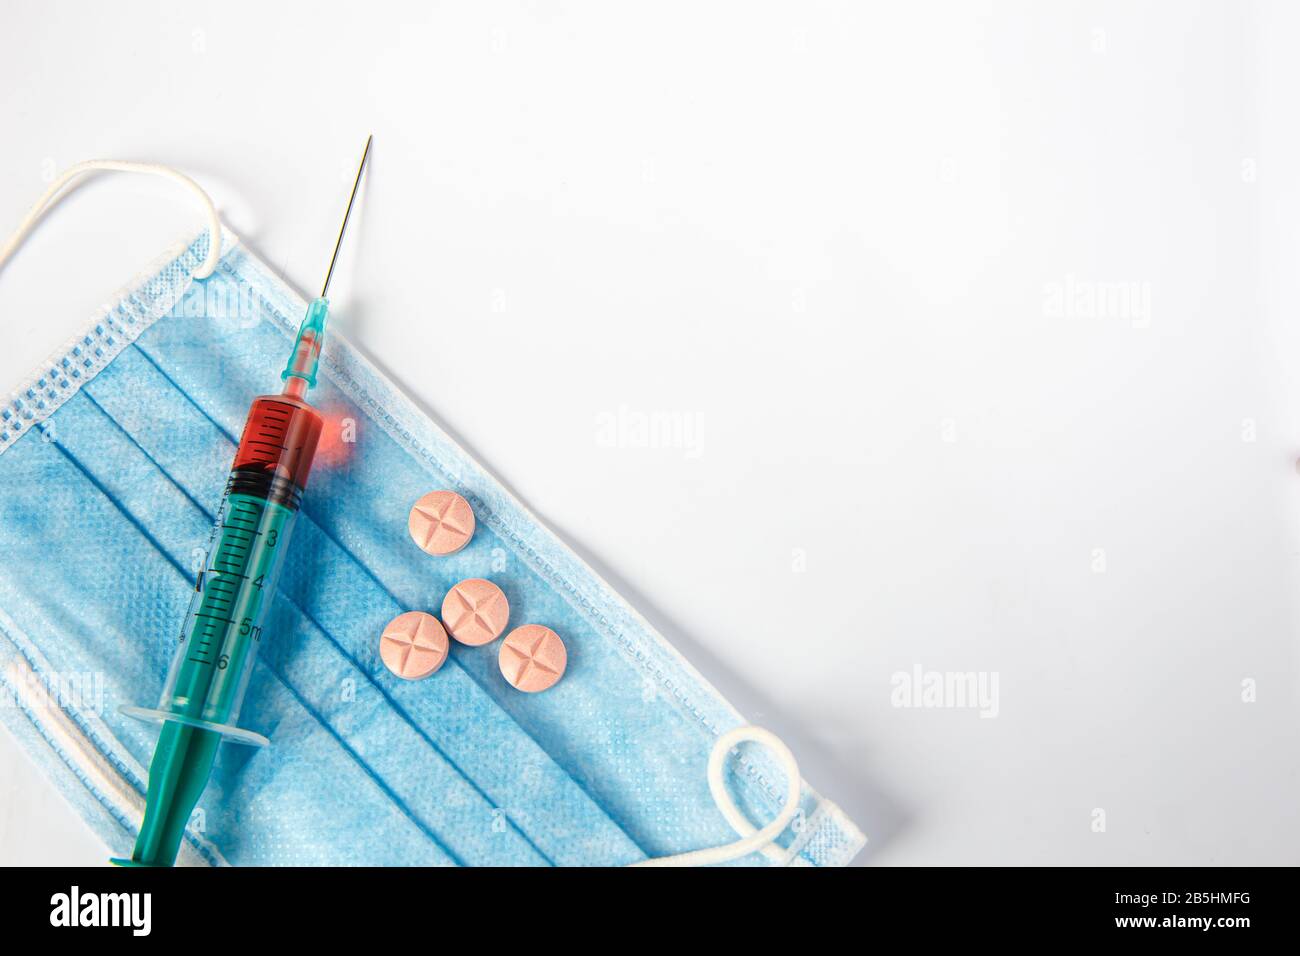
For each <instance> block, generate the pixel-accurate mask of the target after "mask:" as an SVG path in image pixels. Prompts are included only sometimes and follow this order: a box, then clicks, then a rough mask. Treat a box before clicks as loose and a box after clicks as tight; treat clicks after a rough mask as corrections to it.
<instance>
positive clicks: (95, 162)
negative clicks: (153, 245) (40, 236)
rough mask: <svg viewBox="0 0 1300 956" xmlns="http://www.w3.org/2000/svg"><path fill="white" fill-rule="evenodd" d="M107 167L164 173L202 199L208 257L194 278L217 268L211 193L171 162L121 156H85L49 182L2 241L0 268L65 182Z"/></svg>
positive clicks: (217, 228)
mask: <svg viewBox="0 0 1300 956" xmlns="http://www.w3.org/2000/svg"><path fill="white" fill-rule="evenodd" d="M97 169H106V170H110V171H114V172H119V173H147V174H149V175H151V176H164V177H166V178H167V179H170V180H172V181H174V182H178V183H180V184H181V185H182V186H184V187H185V188H186V189H188V190H189V191H190V192H192V193H194V195H196V196H198V197H199V199H201V200H202V201H203V205H204V206H205V207H207V213H208V255H207V258H205V259H204V260H203V262H202V263H201V264H200V265H199V267H198V268H197V269H195V270H194V278H196V279H206V278H207V277H208V276H210V275H212V273H213V272H214V271H216V268H217V262H218V261H219V260H220V259H221V220H220V219H219V218H218V217H217V207H216V206H215V205H213V203H212V199H211V197H209V196H208V194H207V193H205V192H204V191H203V187H202V186H200V185H199V184H198V183H196V182H195V181H194V180H192V179H190V177H188V176H186V175H185V174H184V173H181V172H177V171H176V170H174V169H172V168H171V167H170V166H159V165H158V164H157V163H129V162H125V161H124V160H120V159H88V160H86V161H85V162H84V163H77V165H75V166H72V167H70V168H69V169H67V170H65V171H64V173H63V175H62V176H60V177H59V178H58V179H56V180H54V182H53V183H51V184H50V188H49V189H47V190H45V195H43V196H42V197H41V198H40V199H38V200H37V202H36V205H34V206H33V207H32V209H31V212H29V213H28V214H27V218H26V219H24V220H23V221H22V224H21V225H20V226H19V227H18V230H17V231H16V232H15V233H14V234H13V236H12V237H10V239H9V241H8V242H7V243H5V246H4V248H3V249H0V269H3V268H4V265H5V263H6V262H8V261H9V258H10V257H11V256H12V255H13V254H14V252H15V251H17V249H18V247H19V246H20V245H22V242H23V240H24V239H26V238H27V234H28V233H29V232H31V231H32V228H33V227H34V226H35V225H36V223H37V222H38V221H39V220H40V218H41V216H43V215H44V214H45V212H46V211H47V210H48V209H49V208H50V204H51V203H52V202H53V201H54V199H55V197H56V196H58V194H59V191H60V190H61V189H63V187H64V186H66V185H67V184H68V183H70V182H71V181H72V180H74V179H76V178H77V177H78V176H80V175H81V174H82V173H88V172H91V171H92V170H97Z"/></svg>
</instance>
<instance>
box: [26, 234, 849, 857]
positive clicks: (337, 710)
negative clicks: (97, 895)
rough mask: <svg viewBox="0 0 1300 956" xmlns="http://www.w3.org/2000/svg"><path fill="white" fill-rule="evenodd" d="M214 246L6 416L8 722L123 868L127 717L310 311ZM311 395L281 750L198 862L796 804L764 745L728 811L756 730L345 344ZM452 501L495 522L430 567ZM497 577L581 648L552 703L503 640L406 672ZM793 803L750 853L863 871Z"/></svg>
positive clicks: (568, 829) (599, 828) (707, 824)
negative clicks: (747, 729)
mask: <svg viewBox="0 0 1300 956" xmlns="http://www.w3.org/2000/svg"><path fill="white" fill-rule="evenodd" d="M209 243H210V240H209V236H208V234H207V233H205V234H204V235H203V236H201V237H200V238H199V239H197V240H196V241H195V242H194V243H193V244H191V245H190V246H188V247H187V248H185V249H184V250H183V251H181V252H180V253H179V254H178V255H175V256H174V258H172V259H171V260H170V261H167V262H166V263H165V264H163V265H162V266H161V267H160V268H159V269H157V270H156V272H154V273H153V274H152V275H150V276H148V277H147V278H146V279H144V280H143V281H142V282H140V283H138V284H137V285H136V286H135V287H134V289H133V291H132V292H131V293H130V294H128V295H126V296H125V297H124V298H123V299H122V300H121V301H120V302H118V303H117V304H116V305H114V306H113V307H112V308H110V309H108V310H107V311H106V312H104V313H103V314H102V315H100V316H98V317H97V318H96V319H95V320H94V321H93V322H91V324H90V325H89V326H88V327H87V329H86V331H85V332H84V334H82V335H80V336H78V337H77V339H76V340H74V341H73V342H72V343H71V344H70V345H69V346H68V347H67V348H65V349H64V350H63V351H61V352H60V353H59V354H57V355H56V356H55V357H54V358H53V360H51V361H50V362H49V363H48V364H47V365H45V366H44V367H42V369H41V370H39V371H38V373H37V374H36V375H35V376H33V377H32V379H31V380H30V381H28V382H26V383H24V384H23V385H22V387H21V388H20V390H19V391H18V392H17V393H16V397H15V398H14V399H13V400H12V401H11V402H9V403H8V404H7V405H5V406H4V407H3V411H0V487H2V488H3V492H2V493H0V528H3V536H2V538H0V678H2V679H3V683H4V690H5V691H6V694H5V697H6V700H5V701H4V702H3V706H0V719H3V721H4V722H5V724H6V725H7V726H8V728H9V729H10V731H11V732H12V733H13V734H14V735H15V736H16V738H17V739H18V740H19V741H20V742H21V743H22V745H23V746H24V747H25V748H26V749H27V750H28V752H29V753H30V754H31V755H32V757H33V759H35V760H36V761H37V762H38V764H39V765H40V766H41V767H43V768H44V769H45V771H46V772H47V773H48V774H49V776H50V777H51V778H52V779H53V780H54V781H55V783H56V784H57V786H58V787H59V789H60V790H61V791H62V792H63V793H64V795H65V796H66V797H67V798H68V799H69V800H70V801H71V803H72V804H73V806H74V807H75V808H76V809H77V811H78V812H79V813H80V814H81V816H83V817H84V818H85V819H86V821H87V822H88V823H89V824H90V825H91V826H92V827H93V828H94V830H95V831H96V832H97V833H98V834H99V835H100V836H101V837H102V839H103V841H104V843H105V844H106V845H107V847H108V848H109V850H110V851H111V853H112V854H113V855H118V856H129V854H130V852H131V849H132V844H133V842H134V839H135V836H136V832H137V830H138V828H139V825H140V815H141V810H142V807H143V794H144V792H145V788H146V782H147V768H148V765H149V759H150V755H151V753H152V749H153V745H154V742H155V739H156V728H154V727H152V726H150V725H148V724H145V723H141V722H139V721H136V720H133V719H130V718H128V717H125V716H123V715H121V714H120V713H119V712H118V708H119V706H120V705H124V704H141V703H144V704H151V703H152V702H153V701H155V700H156V699H157V696H158V694H159V691H160V690H161V689H162V687H163V683H164V680H165V677H166V674H167V670H168V665H169V662H170V658H171V656H172V653H173V650H174V647H175V639H176V634H177V632H178V629H179V627H180V624H181V622H182V620H183V619H184V617H185V613H186V608H187V605H188V602H189V599H190V593H191V590H192V588H193V586H194V571H195V570H196V569H197V568H198V567H200V566H201V561H202V557H203V551H204V547H205V544H206V542H207V540H208V535H209V532H210V528H211V524H212V521H213V517H214V514H213V512H214V509H215V507H216V504H217V503H218V502H219V500H220V499H221V495H222V491H223V486H224V483H225V480H226V477H227V473H228V470H229V467H230V462H231V459H232V456H233V452H234V448H235V444H236V442H237V439H238V432H239V429H240V427H241V424H242V422H243V419H244V415H245V413H246V412H247V408H248V403H249V400H250V399H251V398H252V397H253V396H255V395H258V394H260V393H262V392H265V391H266V390H267V389H268V388H270V387H271V386H273V385H275V384H276V383H277V382H278V381H279V372H280V368H281V366H282V365H283V362H284V357H285V355H286V354H287V351H288V349H289V345H290V343H291V342H292V341H293V335H294V332H295V330H296V328H297V324H298V320H299V319H300V318H301V316H302V314H303V310H304V306H305V303H304V302H303V300H302V299H301V298H300V297H298V296H297V295H296V294H294V293H293V292H292V291H291V290H290V289H288V288H287V287H286V286H285V285H284V283H283V282H281V281H280V280H279V279H277V278H276V277H275V276H274V275H273V274H272V273H271V272H270V271H269V270H268V269H267V268H266V267H265V266H263V265H262V264H261V263H260V262H259V261H258V260H257V259H256V258H255V257H254V256H253V255H251V254H250V253H249V252H248V251H247V250H245V249H244V248H243V247H242V246H240V245H239V243H238V242H237V241H236V240H234V239H233V238H232V237H231V236H230V234H229V233H228V232H227V233H226V238H225V245H224V246H223V247H222V256H221V259H220V264H219V266H218V267H217V269H216V271H215V272H214V273H213V274H212V275H211V276H210V277H208V278H206V279H203V280H195V279H194V278H193V273H194V271H195V270H196V268H197V267H198V266H199V264H200V263H201V262H203V261H204V259H205V257H206V256H207V253H208V249H209V247H210V246H209ZM313 404H315V405H316V406H317V407H318V408H319V409H320V410H321V411H322V413H323V414H324V415H325V417H326V420H327V425H326V433H325V434H324V436H323V438H322V448H321V451H320V452H319V453H318V456H317V459H316V465H315V468H314V470H313V474H312V482H311V488H310V490H309V492H308V494H307V495H306V498H305V500H304V503H303V507H302V513H301V515H300V517H299V521H298V526H297V528H296V529H295V531H294V538H293V540H292V542H291V548H292V551H291V552H290V558H289V561H288V563H287V567H286V570H285V572H284V575H283V578H282V580H281V583H280V591H279V593H278V595H277V597H276V598H275V601H274V605H273V607H272V610H271V615H270V618H269V621H268V626H267V628H266V633H267V638H266V639H265V640H264V641H263V642H262V646H261V652H260V654H261V656H260V660H259V662H258V664H257V665H256V668H255V670H254V673H253V676H252V679H251V683H250V685H249V688H248V692H247V696H246V698H245V703H244V708H243V713H242V715H241V718H240V724H241V726H243V727H247V728H250V729H252V730H254V731H257V732H259V733H262V734H265V735H266V736H268V737H269V738H270V740H271V744H270V746H268V747H265V748H262V749H257V748H252V747H242V746H238V745H234V744H225V745H223V746H222V748H221V750H220V753H219V756H218V761H217V766H216V769H215V770H214V773H213V776H212V779H211V782H210V784H209V786H208V788H207V790H206V791H205V792H204V794H203V797H202V799H201V800H200V802H199V807H198V810H197V811H196V813H195V815H194V817H193V818H192V819H191V823H190V827H189V829H188V831H187V834H186V839H185V841H184V842H183V846H182V856H181V860H180V862H199V863H203V862H206V863H209V864H222V863H231V864H244V865H248V864H252V865H265V864H299V865H337V864H344V863H347V864H455V865H547V864H553V865H582V864H597V865H615V864H628V863H635V862H638V861H642V860H645V859H646V858H647V857H658V856H663V855H666V854H675V853H684V852H688V851H693V850H697V849H699V848H703V847H712V846H717V845H719V844H726V843H729V842H730V841H732V840H734V839H735V838H736V831H737V830H739V831H741V832H749V831H752V830H753V829H754V827H756V826H757V827H761V826H762V825H763V824H764V823H766V822H767V821H769V820H772V819H773V817H775V816H776V815H777V813H778V811H780V810H781V808H782V805H783V803H784V802H785V800H786V791H787V780H786V779H785V776H784V773H783V770H782V766H783V764H782V763H781V761H780V760H779V759H777V757H776V755H774V754H773V752H772V750H771V748H768V747H763V746H757V745H754V744H749V745H742V746H740V747H739V748H738V750H737V751H736V752H734V753H733V754H732V755H731V756H730V757H729V758H727V759H726V760H725V761H723V760H721V759H717V760H715V763H716V764H717V768H718V773H717V780H716V781H715V783H717V784H718V787H721V788H722V789H724V790H725V791H726V794H727V795H728V796H729V798H730V799H732V800H734V803H735V810H734V811H733V812H735V813H738V819H736V820H730V821H729V820H728V819H727V818H724V815H723V813H722V812H719V808H718V806H716V805H715V796H714V794H713V793H712V792H711V788H710V783H709V781H708V779H707V777H706V768H707V767H708V765H709V760H710V755H711V753H712V752H713V751H714V748H715V744H716V743H717V742H718V741H719V738H720V736H721V735H722V734H723V733H724V732H726V731H728V730H730V729H731V728H735V727H737V726H738V725H741V724H743V723H744V722H743V720H742V719H741V717H740V715H739V714H737V713H736V711H735V710H734V709H733V708H732V707H731V706H730V705H728V703H727V702H726V701H725V700H723V699H722V698H721V697H720V696H719V695H718V693H717V692H716V691H715V690H714V689H713V688H711V687H710V686H709V685H708V684H707V683H706V682H705V681H704V680H703V679H702V678H701V677H700V675H699V674H697V673H696V672H695V671H694V670H693V669H692V668H691V666H690V665H689V664H688V663H687V662H686V661H685V660H683V659H682V657H681V656H680V655H679V654H678V653H677V652H676V651H674V650H673V648H672V647H671V646H669V645H668V644H667V643H666V642H665V640H664V639H663V638H662V637H661V636H660V635H658V634H657V633H655V632H654V630H653V629H652V628H651V627H650V626H649V625H648V624H647V623H646V622H645V620H643V619H642V618H641V617H640V616H639V615H638V614H637V613H636V611H634V610H633V609H632V608H631V607H629V606H628V604H627V603H626V602H625V601H624V600H622V599H621V598H620V597H619V596H618V595H617V594H616V593H614V591H613V590H611V588H610V587H609V586H608V585H607V584H606V583H605V582H604V581H602V580H601V579H600V578H599V577H598V576H597V575H596V574H595V573H594V572H593V571H592V570H591V569H590V568H588V567H587V566H586V565H585V564H584V563H583V562H582V561H581V560H580V559H579V558H578V557H577V556H575V555H574V554H573V552H572V551H571V550H570V549H569V548H568V547H566V546H565V545H564V544H563V543H561V542H560V541H559V540H558V539H557V538H556V537H555V535H554V534H552V533H551V532H550V531H549V530H547V529H546V528H545V527H543V526H542V525H541V524H540V523H539V522H538V520H537V519H536V518H535V517H534V516H533V515H531V514H530V513H529V512H528V511H527V510H526V509H525V508H524V507H523V506H522V505H520V503H519V502H517V501H516V500H514V498H512V497H511V496H510V495H509V494H508V493H507V492H506V491H505V490H504V489H503V488H502V487H501V485H500V484H499V483H498V482H497V481H496V480H495V479H493V478H492V477H491V476H490V475H489V474H487V473H486V472H485V471H484V470H483V468H482V467H481V466H480V465H479V464H478V463H477V462H475V461H474V460H473V459H472V458H470V457H469V455H467V454H466V453H465V451H464V450H462V449H461V448H459V447H458V446H457V445H456V444H455V443H454V442H453V441H452V440H451V439H450V438H448V437H447V435H446V434H444V433H443V432H442V431H441V430H440V429H439V428H438V426H437V425H435V424H434V423H433V422H432V421H430V420H429V418H428V417H426V416H425V415H424V414H423V413H421V412H420V411H419V410H418V409H417V408H416V407H415V406H414V405H413V404H412V403H411V402H410V401H409V400H408V399H407V398H406V397H405V396H404V395H403V394H402V393H401V391H400V390H399V389H398V388H397V387H395V386H394V385H393V384H392V383H391V382H389V381H388V380H387V379H386V378H385V377H384V376H383V375H381V374H380V373H379V372H378V371H377V370H376V369H375V368H373V367H372V366H371V365H370V364H368V363H367V361H366V360H365V359H364V358H363V357H362V356H361V355H360V354H359V353H358V352H357V351H356V350H355V349H353V348H352V347H351V346H349V345H348V344H347V342H346V341H345V340H344V339H342V338H340V337H338V336H334V337H332V338H331V339H330V341H329V343H328V345H327V346H326V349H325V353H324V356H323V359H322V363H321V375H320V379H319V381H318V384H317V388H316V390H315V392H314V393H313ZM440 488H445V489H452V490H455V491H458V492H460V493H461V494H462V495H464V496H465V497H466V498H467V499H468V500H469V501H470V503H471V504H472V506H473V508H474V511H475V514H476V517H477V521H478V526H477V530H476V532H475V534H474V537H473V539H472V541H471V542H470V544H469V545H468V546H467V547H466V548H464V549H463V550H462V551H460V552H459V553H457V554H455V555H452V556H450V557H443V558H432V557H430V556H429V555H426V554H424V553H423V552H422V551H420V550H419V548H417V547H415V546H414V545H413V543H412V542H411V540H410V537H409V535H408V532H407V516H408V512H409V510H410V507H411V504H412V502H414V501H415V500H416V499H417V498H419V497H420V496H421V495H423V494H424V493H425V492H427V491H430V490H432V489H440ZM475 577H481V578H488V579H490V580H492V581H494V582H495V583H497V584H498V585H499V586H500V587H501V588H502V589H503V590H504V591H505V593H506V595H507V597H508V599H509V602H510V607H511V626H515V625H517V624H521V623H524V622H537V623H541V624H545V625H546V626H548V627H550V628H552V629H553V630H555V631H556V632H558V633H559V634H561V635H562V636H563V638H564V641H565V643H566V645H567V647H568V652H569V668H568V671H567V673H566V675H565V676H564V678H563V679H562V680H561V681H560V682H559V683H558V684H557V685H556V686H555V687H553V688H552V689H550V690H548V691H546V692H544V693H541V694H524V693H520V692H519V691H516V690H515V689H513V688H512V687H510V686H509V685H508V684H507V683H506V682H505V681H504V680H503V678H502V676H501V673H500V671H499V669H498V665H497V651H498V647H497V645H496V644H491V645H487V646H484V647H469V646H462V645H458V644H454V645H453V648H452V652H451V659H450V660H449V661H448V662H447V663H446V665H445V666H444V667H443V668H442V669H441V670H440V671H439V672H438V673H437V674H435V675H433V676H432V677H430V678H429V679H427V680H423V681H417V682H408V681H403V680H401V679H399V678H397V677H396V676H394V675H393V674H391V673H390V672H389V671H388V670H387V669H386V668H385V667H384V665H383V664H382V662H381V661H380V659H379V655H378V643H379V642H378V637H379V635H380V633H381V632H382V631H383V629H384V626H385V624H386V623H387V622H388V621H389V620H391V619H392V618H393V617H395V616H396V615H397V614H399V613H401V612H403V611H406V610H429V611H431V612H432V613H435V614H436V613H437V612H438V609H439V608H440V606H441V603H442V599H443V596H444V595H445V594H446V593H447V591H448V590H449V589H450V588H451V586H452V585H454V584H455V583H456V582H458V581H460V580H462V579H465V578H475ZM741 736H742V737H743V736H744V735H743V734H742V735H741ZM731 742H732V741H731V740H726V739H724V740H723V744H724V745H726V746H724V749H729V745H730V743H731ZM794 779H795V780H796V781H797V775H796V777H795V778H794ZM715 789H716V788H715ZM792 812H793V820H792V821H791V825H790V826H789V827H785V828H784V829H783V832H782V833H781V835H780V837H779V839H778V840H777V841H776V843H775V844H773V845H772V846H768V847H767V849H766V851H765V852H764V853H751V854H750V855H748V856H746V857H744V858H743V862H746V863H769V862H778V863H779V862H796V863H801V864H815V865H835V864H843V863H845V862H847V861H848V860H849V859H850V858H851V857H852V856H853V855H854V854H855V853H856V852H857V851H858V850H859V849H860V848H861V846H862V844H863V843H864V837H863V836H862V834H861V833H860V832H859V830H858V829H857V827H855V826H854V825H853V823H852V822H851V821H849V820H848V819H847V818H846V817H845V816H844V814H843V813H842V811H841V810H840V809H839V808H838V807H837V806H835V805H834V804H833V803H830V802H829V801H827V800H824V799H823V798H821V797H820V796H819V795H818V794H816V793H815V792H813V791H812V790H811V789H810V788H808V787H807V786H806V785H802V784H800V785H799V792H798V809H797V810H793V808H792ZM746 821H750V823H747V822H746ZM751 823H752V825H751Z"/></svg>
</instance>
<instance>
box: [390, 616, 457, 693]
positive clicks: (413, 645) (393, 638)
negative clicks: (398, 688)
mask: <svg viewBox="0 0 1300 956" xmlns="http://www.w3.org/2000/svg"><path fill="white" fill-rule="evenodd" d="M449 646H450V645H449V644H448V641H447V632H446V631H445V630H444V629H443V627H442V625H441V624H440V623H438V619H437V618H436V617H434V616H433V615H432V614H426V613H425V612H424V611H407V612H406V613H405V614H399V615H397V617H395V618H393V619H392V620H391V621H389V622H388V626H387V627H385V628H384V633H383V635H382V636H381V637H380V638H379V657H380V659H382V660H383V662H384V666H385V667H387V668H388V669H389V670H390V671H392V672H393V673H394V674H396V675H397V676H398V677H401V678H402V679H403V680H421V679H422V678H425V677H428V676H429V675H431V674H433V673H435V672H436V671H437V670H438V668H440V667H441V666H442V665H443V664H444V663H445V662H446V660H447V649H448V647H449Z"/></svg>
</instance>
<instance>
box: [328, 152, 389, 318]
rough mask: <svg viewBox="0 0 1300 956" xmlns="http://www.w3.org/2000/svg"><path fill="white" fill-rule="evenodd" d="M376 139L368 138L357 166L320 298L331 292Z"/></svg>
mask: <svg viewBox="0 0 1300 956" xmlns="http://www.w3.org/2000/svg"><path fill="white" fill-rule="evenodd" d="M374 138H375V137H374V135H373V134H371V135H370V136H367V137H366V148H365V150H364V151H363V152H362V154H361V163H360V165H358V166H357V178H356V179H355V180H353V182H352V195H350V196H349V197H348V208H347V211H346V212H345V213H343V225H341V226H339V237H338V239H336V240H335V241H334V255H332V256H330V268H329V271H328V272H326V273H325V284H324V285H323V286H321V290H320V297H321V298H322V299H323V298H325V294H326V293H327V292H329V287H330V277H331V276H332V275H334V263H335V261H336V260H337V259H338V257H339V246H341V245H342V244H343V233H344V232H346V231H347V228H348V219H349V218H350V217H351V216H352V203H353V201H354V200H355V199H356V198H357V187H359V186H360V185H361V174H362V173H363V172H365V170H366V160H367V159H369V158H370V142H371V140H373V139H374Z"/></svg>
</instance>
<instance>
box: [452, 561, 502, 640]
mask: <svg viewBox="0 0 1300 956" xmlns="http://www.w3.org/2000/svg"><path fill="white" fill-rule="evenodd" d="M509 620H510V602H509V601H507V600H506V596H505V594H504V593H503V592H502V591H501V589H500V588H499V587H497V586H496V585H495V584H493V583H492V582H491V581H484V580H483V579H482V578H470V579H469V580H468V581H461V582H460V584H458V585H456V586H455V587H454V588H452V589H451V590H450V591H448V592H447V596H446V597H445V598H443V600H442V623H443V624H445V625H446V627H447V631H448V632H449V633H450V634H451V636H452V637H454V638H456V640H458V641H460V642H461V643H462V644H469V645H471V646H474V647H477V646H478V645H480V644H486V643H488V642H489V641H495V640H496V639H497V638H498V637H500V636H501V632H502V631H504V630H505V629H506V622H507V621H509Z"/></svg>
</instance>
